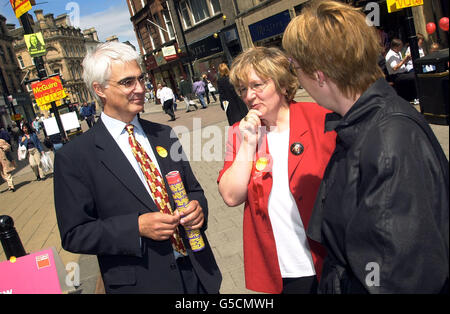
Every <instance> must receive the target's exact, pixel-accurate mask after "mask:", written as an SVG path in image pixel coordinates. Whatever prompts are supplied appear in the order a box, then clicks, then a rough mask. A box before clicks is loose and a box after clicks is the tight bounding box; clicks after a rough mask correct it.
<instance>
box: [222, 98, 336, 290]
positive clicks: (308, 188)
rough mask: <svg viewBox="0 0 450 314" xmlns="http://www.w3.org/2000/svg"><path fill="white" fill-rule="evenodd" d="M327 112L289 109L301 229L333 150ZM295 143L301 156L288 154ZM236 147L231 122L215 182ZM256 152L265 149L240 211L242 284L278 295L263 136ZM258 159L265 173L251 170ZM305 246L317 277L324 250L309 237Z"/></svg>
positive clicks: (306, 106) (302, 106)
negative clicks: (242, 257) (242, 211)
mask: <svg viewBox="0 0 450 314" xmlns="http://www.w3.org/2000/svg"><path fill="white" fill-rule="evenodd" d="M327 113H328V111H327V110H325V109H323V108H322V107H320V106H318V105H317V104H315V103H304V102H302V103H294V102H293V103H291V104H290V113H289V115H290V131H289V147H286V149H289V157H288V158H289V160H288V171H289V187H290V190H291V193H292V195H293V196H294V199H295V201H296V203H297V207H298V209H299V212H300V217H301V219H302V222H303V226H304V227H305V230H306V229H307V228H308V222H309V219H310V217H311V212H312V209H313V206H314V201H315V198H316V194H317V191H318V189H319V185H320V182H321V180H322V176H323V173H324V171H325V167H326V165H327V164H328V161H329V159H330V157H331V154H332V152H333V151H334V148H335V140H336V133H335V132H327V133H325V131H324V130H325V115H326V114H327ZM294 143H300V144H301V146H303V152H301V153H300V154H299V155H296V154H294V153H292V149H291V146H292V145H293V144H294ZM239 145H240V143H239V123H236V124H234V125H233V127H231V128H230V130H229V134H228V142H227V151H226V155H225V163H224V167H223V169H222V170H221V171H220V174H219V178H218V179H217V181H218V182H219V181H220V178H221V177H222V175H223V173H224V172H225V171H226V170H227V169H228V168H229V167H230V166H231V165H232V164H233V161H234V159H235V157H236V154H237V152H238V150H239ZM299 146H300V145H297V147H299ZM260 147H262V148H265V150H264V149H258V152H257V154H256V157H255V161H254V163H253V169H252V174H251V180H250V182H249V185H248V194H247V201H246V202H245V209H244V268H245V281H246V287H247V288H248V289H251V290H255V291H260V292H266V293H281V291H282V289H283V281H282V278H281V272H280V267H279V265H278V257H277V251H276V245H275V238H274V235H273V231H272V226H271V223H270V219H269V212H268V202H269V195H270V191H271V189H272V182H273V179H272V172H271V157H270V153H269V149H268V145H267V136H265V135H264V136H263V142H262V145H260ZM261 157H265V158H267V160H268V161H269V162H268V164H267V166H266V167H265V169H261V168H262V167H261V165H264V163H261V162H260V163H259V165H258V167H256V164H257V161H258V160H260V161H261V160H263V159H261ZM257 168H258V169H259V170H258V169H257ZM308 242H309V246H310V249H311V255H312V258H313V262H314V267H315V270H316V274H317V276H318V278H319V277H320V273H321V270H322V263H323V259H324V257H325V249H324V248H323V247H322V246H321V245H320V244H319V243H317V242H315V241H313V240H311V239H309V238H308Z"/></svg>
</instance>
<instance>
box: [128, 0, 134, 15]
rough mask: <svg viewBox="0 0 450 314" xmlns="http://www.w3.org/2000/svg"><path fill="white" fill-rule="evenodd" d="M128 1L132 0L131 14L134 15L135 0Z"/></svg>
mask: <svg viewBox="0 0 450 314" xmlns="http://www.w3.org/2000/svg"><path fill="white" fill-rule="evenodd" d="M128 1H130V8H131V16H134V4H133V0H128Z"/></svg>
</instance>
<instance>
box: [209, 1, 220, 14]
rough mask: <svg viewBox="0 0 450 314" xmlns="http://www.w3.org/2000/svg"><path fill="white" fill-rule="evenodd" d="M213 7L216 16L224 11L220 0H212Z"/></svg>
mask: <svg viewBox="0 0 450 314" xmlns="http://www.w3.org/2000/svg"><path fill="white" fill-rule="evenodd" d="M211 7H212V11H213V14H216V13H219V12H220V11H222V8H221V7H220V2H219V0H211Z"/></svg>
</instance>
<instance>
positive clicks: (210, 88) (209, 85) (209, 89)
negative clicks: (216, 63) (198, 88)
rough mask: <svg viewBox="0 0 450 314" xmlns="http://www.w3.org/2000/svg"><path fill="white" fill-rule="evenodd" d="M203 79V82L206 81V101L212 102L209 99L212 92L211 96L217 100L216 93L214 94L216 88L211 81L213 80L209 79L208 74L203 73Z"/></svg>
mask: <svg viewBox="0 0 450 314" xmlns="http://www.w3.org/2000/svg"><path fill="white" fill-rule="evenodd" d="M202 80H203V83H205V96H206V101H207V103H208V105H209V104H210V102H211V101H210V100H209V94H211V96H212V97H213V99H214V101H217V98H216V95H214V93H215V92H216V88H215V87H214V85H213V84H212V83H211V81H210V80H208V77H207V76H206V74H203V76H202Z"/></svg>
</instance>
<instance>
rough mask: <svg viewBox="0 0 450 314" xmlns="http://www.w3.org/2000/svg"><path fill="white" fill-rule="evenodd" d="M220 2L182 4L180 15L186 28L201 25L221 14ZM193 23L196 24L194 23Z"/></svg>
mask: <svg viewBox="0 0 450 314" xmlns="http://www.w3.org/2000/svg"><path fill="white" fill-rule="evenodd" d="M221 10H222V9H221V7H220V2H219V0H185V1H183V2H180V13H181V16H182V17H183V21H184V26H185V28H189V27H192V25H193V24H197V23H200V22H202V21H204V20H206V19H208V18H210V17H211V16H212V15H215V14H217V13H219V12H221ZM192 21H193V22H194V23H192Z"/></svg>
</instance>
